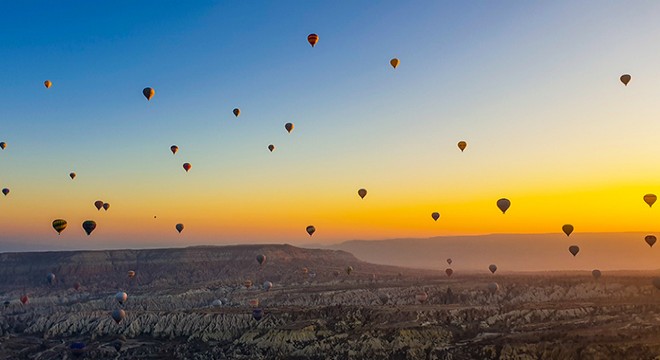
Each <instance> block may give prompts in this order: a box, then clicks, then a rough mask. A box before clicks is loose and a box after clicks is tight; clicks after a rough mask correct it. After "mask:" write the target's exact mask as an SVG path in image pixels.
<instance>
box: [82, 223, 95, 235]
mask: <svg viewBox="0 0 660 360" xmlns="http://www.w3.org/2000/svg"><path fill="white" fill-rule="evenodd" d="M82 227H83V229H84V230H85V232H86V233H87V235H90V234H91V233H92V231H94V229H96V222H95V221H94V220H86V221H85V222H83V224H82Z"/></svg>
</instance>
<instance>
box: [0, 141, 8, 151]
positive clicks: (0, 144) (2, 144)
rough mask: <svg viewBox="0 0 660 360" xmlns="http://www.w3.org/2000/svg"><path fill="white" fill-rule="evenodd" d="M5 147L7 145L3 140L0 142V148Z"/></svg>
mask: <svg viewBox="0 0 660 360" xmlns="http://www.w3.org/2000/svg"><path fill="white" fill-rule="evenodd" d="M6 147H7V143H6V142H4V141H3V142H0V149H2V150H4V149H5V148H6Z"/></svg>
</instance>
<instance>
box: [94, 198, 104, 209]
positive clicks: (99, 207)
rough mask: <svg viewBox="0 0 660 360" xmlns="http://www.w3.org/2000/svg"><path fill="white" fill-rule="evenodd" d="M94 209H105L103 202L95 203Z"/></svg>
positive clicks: (97, 201)
mask: <svg viewBox="0 0 660 360" xmlns="http://www.w3.org/2000/svg"><path fill="white" fill-rule="evenodd" d="M94 207H96V210H101V208H102V207H103V201H101V200H96V201H94Z"/></svg>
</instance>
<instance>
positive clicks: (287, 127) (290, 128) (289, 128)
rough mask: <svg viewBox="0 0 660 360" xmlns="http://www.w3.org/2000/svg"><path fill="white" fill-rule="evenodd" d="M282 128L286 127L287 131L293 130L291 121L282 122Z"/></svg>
mask: <svg viewBox="0 0 660 360" xmlns="http://www.w3.org/2000/svg"><path fill="white" fill-rule="evenodd" d="M284 128H285V129H286V131H287V132H289V133H291V131H293V124H292V123H286V124H284Z"/></svg>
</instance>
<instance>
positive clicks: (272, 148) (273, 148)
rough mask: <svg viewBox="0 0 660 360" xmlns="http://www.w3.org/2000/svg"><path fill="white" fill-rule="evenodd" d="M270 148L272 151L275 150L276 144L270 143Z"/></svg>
mask: <svg viewBox="0 0 660 360" xmlns="http://www.w3.org/2000/svg"><path fill="white" fill-rule="evenodd" d="M268 150H270V152H273V150H275V145H273V144H270V145H268Z"/></svg>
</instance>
